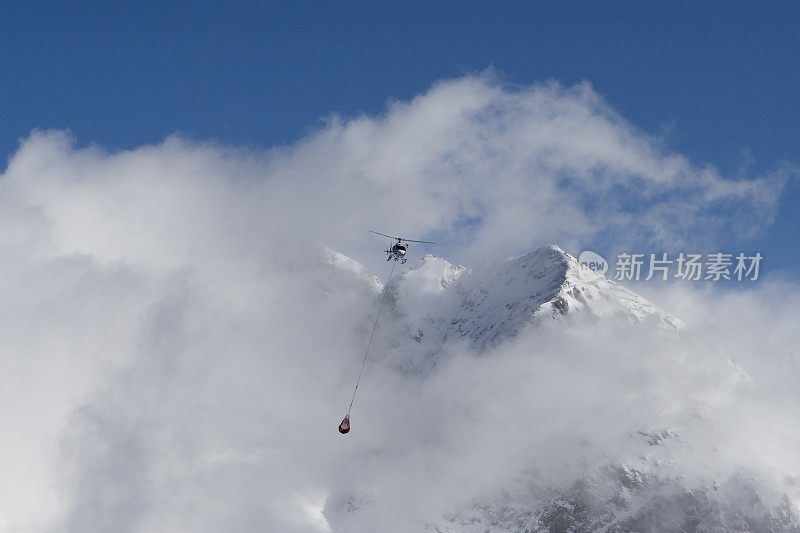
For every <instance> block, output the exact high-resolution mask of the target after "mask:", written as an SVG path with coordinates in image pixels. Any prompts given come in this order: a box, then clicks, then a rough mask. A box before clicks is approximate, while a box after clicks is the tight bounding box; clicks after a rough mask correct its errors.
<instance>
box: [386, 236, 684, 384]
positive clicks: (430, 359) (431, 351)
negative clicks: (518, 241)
mask: <svg viewBox="0 0 800 533" xmlns="http://www.w3.org/2000/svg"><path fill="white" fill-rule="evenodd" d="M389 291H390V293H389V298H388V301H389V305H390V308H391V310H392V313H393V321H392V322H391V323H389V324H387V323H384V325H383V326H382V327H383V328H386V329H389V330H392V331H391V333H389V334H388V335H387V336H384V339H386V338H388V339H392V338H395V337H396V336H397V335H403V334H404V336H405V338H406V339H410V340H411V341H412V343H413V344H412V347H411V348H409V346H400V347H398V349H396V350H392V349H391V346H387V345H384V346H383V347H384V349H387V350H389V351H390V352H392V353H391V355H390V357H391V358H393V360H394V361H396V362H400V364H401V366H404V367H406V368H407V369H409V370H410V369H412V368H413V369H416V370H420V369H424V368H429V367H430V365H431V364H434V363H435V361H436V356H437V354H439V352H440V351H441V350H442V348H443V346H444V344H445V343H446V342H448V341H459V342H465V343H467V344H468V345H469V346H470V347H471V348H472V349H476V350H483V349H486V348H490V347H494V346H497V345H498V344H500V343H501V342H503V341H504V340H505V339H509V338H513V337H516V336H517V335H519V334H520V332H521V331H522V330H523V329H524V328H526V327H528V326H532V325H542V324H545V323H547V322H548V321H550V320H554V319H555V320H560V321H567V322H572V321H575V320H578V319H588V320H590V321H597V320H607V319H611V320H626V321H634V322H635V321H644V320H652V321H655V322H657V323H658V325H659V327H660V328H662V329H663V330H664V331H665V332H672V333H674V332H677V331H678V328H679V327H680V325H681V321H680V320H678V319H677V318H675V317H672V316H670V315H669V314H667V313H665V312H664V311H661V310H660V309H658V308H657V307H656V306H654V305H653V304H652V303H650V302H649V301H647V300H646V299H644V298H642V297H641V296H639V295H637V294H635V293H633V292H631V291H630V290H628V289H626V288H624V287H622V286H621V285H618V284H617V283H615V282H613V281H611V280H607V279H606V278H605V277H603V276H601V275H598V274H595V273H594V272H592V271H591V270H589V269H587V268H584V267H583V266H581V265H580V263H578V261H577V260H576V259H575V258H574V257H572V256H571V255H569V254H568V253H566V252H564V251H563V250H561V249H560V248H559V247H557V246H545V247H543V248H540V249H538V250H536V251H534V252H531V253H529V254H526V255H523V256H520V257H515V258H512V259H508V260H505V261H500V262H498V263H495V264H491V265H488V266H485V267H483V268H477V269H471V268H465V267H462V266H456V265H451V264H450V263H448V262H447V261H445V260H444V259H441V258H438V257H434V256H432V255H426V256H425V257H423V258H422V259H421V260H420V261H419V263H418V264H416V265H414V266H413V267H412V268H410V269H409V270H407V271H405V272H403V273H402V274H401V275H400V276H399V277H398V278H397V280H396V281H393V282H392V283H391V285H390V287H389ZM398 330H401V331H398ZM398 352H399V353H398Z"/></svg>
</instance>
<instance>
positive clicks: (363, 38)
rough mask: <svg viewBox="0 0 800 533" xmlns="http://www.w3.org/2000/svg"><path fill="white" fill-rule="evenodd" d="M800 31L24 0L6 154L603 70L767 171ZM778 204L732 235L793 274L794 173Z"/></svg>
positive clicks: (599, 15) (581, 11)
mask: <svg viewBox="0 0 800 533" xmlns="http://www.w3.org/2000/svg"><path fill="white" fill-rule="evenodd" d="M798 27H800V7H799V6H797V4H794V3H789V2H784V3H773V2H767V3H752V2H751V3H744V2H724V3H716V2H704V3H689V2H685V3H667V2H663V3H655V2H649V3H646V4H644V3H639V2H614V3H605V2H585V3H582V2H570V3H566V2H562V3H550V4H545V3H539V2H534V3H529V2H524V3H523V2H505V3H477V2H476V3H462V2H438V3H427V2H412V3H395V2H392V3H383V2H382V3H374V2H359V3H337V4H332V3H328V4H324V3H312V2H270V3H247V2H237V3H234V5H232V6H230V5H226V4H223V3H216V2H214V3H210V2H209V3H204V2H184V3H165V2H158V3H155V2H153V3H147V2H144V3H142V2H137V3H121V2H117V3H113V5H104V4H103V3H100V2H84V3H79V4H69V3H56V2H36V3H23V2H17V3H13V4H10V5H6V6H4V8H3V16H2V18H0V68H1V69H2V81H0V117H2V121H0V153H2V154H3V156H4V158H8V157H9V156H10V155H11V154H12V153H13V152H14V150H15V149H16V146H17V143H18V140H19V138H21V137H24V136H26V135H28V133H29V132H30V131H31V130H32V129H34V128H45V129H46V128H68V129H70V130H71V131H72V132H73V133H74V134H75V135H76V137H77V139H78V142H79V143H80V144H84V145H85V144H90V143H97V144H100V145H102V146H106V147H108V148H111V149H116V148H132V147H136V146H139V145H142V144H145V143H156V142H159V141H161V140H163V139H164V137H166V136H167V135H169V134H171V133H174V132H182V133H183V134H185V135H187V136H189V137H190V138H195V139H213V140H218V141H221V142H223V143H226V144H234V145H245V146H253V147H269V146H273V145H279V144H286V143H291V142H293V141H295V140H297V139H299V138H302V137H303V136H305V135H306V134H307V133H308V132H309V131H311V130H313V129H314V128H317V127H320V126H321V124H322V122H321V118H323V117H326V116H328V115H330V114H331V113H334V112H336V113H341V114H342V115H344V116H353V115H356V114H358V113H362V112H363V113H367V114H376V113H380V112H382V111H383V110H384V109H385V106H386V103H387V101H391V100H393V99H399V100H405V99H409V98H412V97H414V96H415V95H417V94H419V93H420V92H423V91H425V90H426V89H427V88H429V87H430V86H431V84H433V83H434V82H435V81H436V80H439V79H442V78H453V77H458V76H462V75H464V74H469V73H474V72H477V71H482V70H484V69H487V68H494V69H496V71H498V72H499V73H500V75H501V76H503V77H504V78H505V80H507V81H508V82H509V83H511V84H519V85H527V84H531V83H535V82H538V81H542V80H547V79H555V80H558V81H560V82H561V83H563V84H565V85H572V84H575V83H578V82H580V81H582V80H587V81H588V82H590V83H591V84H592V86H593V87H594V89H595V91H597V92H598V93H599V94H600V95H602V96H603V97H604V98H605V99H607V101H608V102H609V103H610V104H611V106H612V107H613V108H614V109H615V110H617V111H618V112H619V113H620V114H621V115H622V116H624V117H625V118H626V119H628V120H629V121H631V122H632V123H633V124H634V125H635V126H637V127H638V128H640V129H641V130H643V131H645V132H647V133H649V134H651V135H655V136H662V137H663V138H664V139H665V143H666V145H667V147H668V148H669V149H671V150H674V151H676V152H678V153H681V154H684V155H686V156H688V157H689V158H690V159H691V160H692V162H693V163H695V164H696V165H698V166H703V165H705V164H707V163H708V164H711V165H714V166H716V167H718V168H719V169H720V170H721V172H722V173H723V174H724V175H726V176H737V175H740V174H741V173H742V171H743V169H747V170H746V175H747V176H755V175H759V174H762V173H764V172H768V171H769V170H770V169H772V168H774V167H776V166H777V165H779V164H780V163H781V162H782V161H789V162H795V163H796V162H797V161H798V151H799V149H800V130H799V129H798V128H797V127H796V124H795V122H796V120H797V117H799V116H800V104H798V100H797V96H796V95H797V94H800V54H798V53H797V49H798V45H800V36H798V32H797V28H798ZM781 204H782V205H781V209H780V210H779V213H778V217H777V219H776V222H775V224H774V226H772V227H771V228H770V229H769V230H768V231H767V233H766V234H765V235H764V236H762V237H760V238H759V239H757V240H756V241H750V242H744V243H743V242H740V241H739V240H738V239H737V237H736V236H734V235H731V236H729V238H727V241H729V242H727V243H726V246H728V247H729V249H730V251H731V252H735V251H739V250H740V249H742V250H745V251H755V250H759V251H761V252H762V253H763V254H764V256H765V265H764V266H765V269H775V268H777V269H780V270H783V271H786V272H787V273H789V274H790V275H791V276H792V277H795V278H796V277H797V276H798V275H800V269H799V268H798V267H797V266H796V265H797V264H798V263H799V262H800V252H798V250H797V249H796V244H797V243H796V240H797V239H796V236H797V235H798V231H799V230H800V215H798V214H797V212H798V209H797V206H798V204H800V189H799V188H798V185H797V181H796V180H795V181H794V182H792V183H790V184H789V186H788V187H787V190H786V192H785V193H784V196H783V197H782V200H781Z"/></svg>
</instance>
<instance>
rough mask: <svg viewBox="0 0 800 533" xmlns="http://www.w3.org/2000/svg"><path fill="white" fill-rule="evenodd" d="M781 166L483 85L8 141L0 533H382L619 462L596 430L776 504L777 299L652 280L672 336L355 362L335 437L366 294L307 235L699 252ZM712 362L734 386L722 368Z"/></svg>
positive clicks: (781, 329)
mask: <svg viewBox="0 0 800 533" xmlns="http://www.w3.org/2000/svg"><path fill="white" fill-rule="evenodd" d="M784 179H785V176H784V175H783V173H782V172H781V171H777V172H775V173H773V174H771V175H769V176H764V177H760V178H757V179H750V180H743V181H742V180H739V181H731V180H727V179H725V178H724V177H722V176H720V175H719V174H718V173H717V172H716V171H715V170H714V169H713V168H710V167H709V168H699V167H697V166H695V165H693V164H692V163H691V162H689V161H687V160H686V159H685V158H683V157H681V156H680V155H677V154H671V153H668V152H666V151H665V150H664V149H663V148H661V147H660V146H659V144H658V142H657V141H655V140H654V139H652V138H649V137H648V136H646V135H644V134H642V133H641V132H638V131H637V130H636V129H635V128H633V127H632V126H631V125H630V124H628V123H627V122H625V121H624V120H623V119H622V118H620V117H619V116H617V115H616V114H615V113H614V112H613V110H611V109H609V108H608V106H607V105H606V104H604V102H603V101H602V99H600V98H599V97H598V96H597V95H596V94H595V93H594V92H593V91H592V90H591V88H590V87H588V86H578V87H574V88H571V89H564V88H561V87H559V86H556V85H542V86H535V87H530V88H523V89H508V88H506V87H503V86H502V85H499V84H497V83H495V82H494V81H492V80H491V79H488V78H485V77H467V78H464V79H460V80H455V81H449V82H444V83H440V84H437V85H436V86H434V87H433V88H432V89H431V90H430V91H429V92H428V93H426V94H423V95H420V96H419V97H417V98H416V99H414V100H412V101H410V102H406V103H395V104H392V105H391V106H390V107H389V108H388V110H387V111H386V113H385V115H384V116H381V117H358V118H354V119H348V120H344V119H338V118H333V119H331V120H330V121H329V122H328V123H327V125H326V126H325V127H323V128H321V129H320V130H319V131H317V132H316V133H314V134H313V135H310V136H309V137H308V138H306V139H304V140H302V141H301V142H298V143H297V144H295V145H292V146H287V147H280V148H275V149H272V150H269V151H266V152H263V153H254V152H252V151H243V150H237V149H234V148H230V147H223V146H216V145H208V144H201V143H195V142H190V141H186V140H182V139H180V138H177V137H176V138H170V139H167V140H166V141H164V142H163V143H161V144H159V145H156V146H145V147H140V148H137V149H135V150H130V151H123V152H116V153H107V152H105V151H103V150H102V149H101V148H97V147H89V148H76V147H75V144H74V140H73V139H71V138H70V136H69V135H68V134H67V133H65V132H35V133H33V134H32V135H31V136H30V137H29V138H28V139H25V140H24V141H23V142H22V144H21V146H20V148H19V150H18V151H17V153H16V154H14V155H13V157H12V158H11V159H10V161H9V164H8V167H7V168H6V170H5V172H4V173H3V175H2V177H1V178H0V268H2V272H3V276H2V277H0V290H2V295H3V297H2V299H1V300H0V324H2V326H0V327H2V335H0V360H2V362H3V372H2V374H1V375H0V380H2V388H1V389H0V390H2V393H3V399H4V402H3V405H4V407H3V409H2V411H0V412H2V421H3V427H5V428H7V429H8V431H7V435H6V437H5V438H4V439H3V441H2V444H0V446H2V454H0V461H1V462H0V465H1V466H2V471H3V472H4V476H5V478H6V480H7V482H6V483H4V484H3V485H2V487H0V501H3V502H9V503H8V504H4V505H3V509H2V510H1V511H0V513H4V514H0V527H2V528H5V529H6V530H9V531H19V530H22V531H25V530H29V531H47V530H51V529H52V530H58V531H61V530H69V531H81V532H87V531H220V530H237V531H265V530H267V531H317V530H325V529H326V528H331V527H332V528H337V526H341V527H342V528H344V530H348V531H353V530H358V528H359V527H360V528H361V529H362V530H364V531H374V530H375V521H380V523H381V530H391V529H392V528H394V529H395V530H397V531H409V530H414V529H421V528H422V527H423V525H424V524H427V523H439V522H440V521H442V520H445V522H446V523H450V524H452V523H458V521H459V520H466V518H464V517H465V516H466V515H465V513H466V511H464V509H471V508H472V506H473V504H475V503H476V502H478V503H480V502H494V501H495V499H496V497H497V495H498V494H501V493H507V494H510V495H511V496H510V497H509V498H510V499H509V501H514V502H518V501H524V500H525V498H527V497H528V496H526V495H525V494H526V493H525V491H526V490H528V491H533V492H534V493H537V494H538V492H537V491H544V490H547V487H551V488H552V487H559V486H562V485H564V484H568V483H570V482H571V481H572V480H574V479H576V477H578V476H579V474H580V473H581V472H585V471H587V468H589V467H591V466H593V465H599V466H602V465H605V464H611V463H615V464H619V463H624V462H634V461H636V458H637V457H638V456H639V454H640V453H641V449H640V448H639V447H637V446H634V445H630V444H622V443H629V439H628V438H627V437H626V436H630V434H631V433H634V434H637V432H638V431H640V430H642V431H645V432H647V431H653V432H661V431H671V432H673V433H675V434H676V435H679V437H676V438H675V439H673V440H674V441H675V442H680V443H681V444H675V445H674V449H673V450H672V451H671V452H670V455H669V457H668V458H663V460H664V461H674V464H672V465H671V466H669V468H667V469H666V470H665V472H668V473H669V474H670V475H672V476H673V477H674V478H676V479H680V480H682V481H681V483H683V485H682V486H683V487H684V488H685V489H686V490H692V489H693V488H694V487H699V486H704V484H705V483H706V482H709V481H712V482H713V481H716V480H720V481H721V482H723V483H727V485H725V486H723V487H722V489H721V490H722V492H721V493H722V494H724V495H725V496H724V497H725V498H736V497H741V498H744V499H746V500H747V501H748V502H750V503H749V504H748V505H755V506H756V507H758V506H761V507H758V508H757V509H755V510H754V511H753V513H756V514H757V513H758V512H760V511H759V509H761V508H762V507H763V508H765V509H766V508H774V507H775V506H776V505H777V506H780V505H788V506H789V507H790V508H791V509H794V511H795V512H796V511H797V506H798V501H800V500H798V495H797V492H796V489H793V488H792V486H793V485H792V483H795V482H796V477H797V475H798V473H799V472H800V469H799V467H800V465H798V461H797V459H796V456H797V454H796V453H795V450H796V444H797V442H798V436H800V432H799V431H798V426H797V408H796V406H797V405H799V404H798V400H799V399H800V398H798V397H797V393H796V392H795V391H796V390H797V387H796V385H797V384H798V382H799V380H800V376H799V375H798V366H797V365H798V354H797V346H798V345H799V344H798V340H800V339H798V338H797V336H798V334H797V332H796V327H795V325H796V323H797V319H798V317H797V309H798V305H797V304H800V302H797V297H796V296H795V295H796V294H797V291H796V288H795V287H793V286H790V287H781V288H770V287H768V286H764V292H763V293H756V294H733V295H719V294H715V293H709V294H700V295H697V294H691V293H689V294H682V295H681V297H680V298H676V302H680V306H682V307H683V306H685V307H684V309H681V310H683V311H685V313H684V315H683V318H684V319H686V320H687V321H689V322H690V323H691V324H692V325H693V326H694V328H695V330H696V331H698V334H697V336H698V338H697V339H695V338H694V337H693V335H694V333H692V332H691V331H690V332H689V333H687V335H689V336H690V337H692V338H690V339H687V340H686V341H685V342H686V343H687V344H686V345H674V344H671V343H664V342H661V341H658V340H656V341H654V340H653V338H652V337H651V336H650V335H648V334H647V333H646V332H642V331H641V330H636V329H630V328H625V327H622V328H621V329H616V328H612V329H611V330H605V329H603V330H602V331H593V332H592V333H581V332H575V331H563V332H559V331H548V332H539V333H538V334H537V333H535V332H531V333H530V335H526V336H524V337H523V338H521V339H519V340H518V341H517V342H516V343H512V344H509V345H508V346H505V347H503V348H501V349H498V351H496V352H492V353H489V354H483V356H482V357H476V356H475V355H474V354H470V353H468V352H466V351H465V352H461V351H458V350H456V349H454V351H453V353H452V354H451V357H450V358H449V359H448V361H449V362H448V363H447V364H444V365H442V366H441V367H440V368H438V369H437V370H436V372H434V373H432V374H431V375H429V376H427V377H425V378H422V377H417V378H413V377H409V376H404V375H401V374H398V373H397V372H396V371H395V370H393V367H392V365H391V364H390V362H384V363H383V364H375V365H374V366H372V367H370V369H369V370H368V375H367V377H368V379H369V382H368V383H369V384H370V385H369V386H367V387H365V389H364V390H363V392H362V394H363V396H361V397H360V399H359V402H360V403H359V405H358V413H357V417H358V418H357V421H356V422H354V424H357V429H354V431H353V433H351V435H349V436H348V437H347V438H342V437H340V435H339V434H338V433H336V432H335V425H336V423H338V420H339V419H340V418H341V416H342V414H343V413H342V411H343V409H344V408H345V407H346V404H347V402H348V401H349V394H350V392H351V388H350V387H351V386H352V380H353V378H354V372H355V370H356V369H357V368H358V365H359V363H360V361H359V358H360V356H361V350H362V349H363V341H364V332H365V329H364V328H365V324H367V322H368V319H369V316H368V314H369V312H370V311H372V310H374V302H375V294H374V292H373V291H371V290H370V288H369V284H368V283H366V282H364V283H361V282H359V280H358V279H357V278H353V277H350V276H349V275H347V274H346V273H341V272H338V273H337V272H336V271H332V270H331V269H330V268H329V266H327V265H324V264H323V263H322V262H321V255H320V254H319V252H318V250H319V249H318V244H319V243H326V244H328V245H330V246H332V247H334V248H336V249H339V250H342V251H344V252H346V253H348V255H351V256H353V257H355V258H357V259H359V260H362V261H364V262H365V263H366V264H368V265H370V266H372V267H374V268H380V267H381V265H380V263H379V261H381V259H380V258H376V259H372V257H374V256H375V254H376V252H378V253H379V251H380V250H381V249H382V248H380V246H382V245H383V244H384V243H382V242H380V241H378V242H377V243H376V241H370V240H369V239H370V237H368V234H366V232H365V230H366V229H369V228H371V229H377V230H378V231H390V232H392V231H401V232H403V233H404V234H407V235H409V236H411V237H412V238H431V239H432V240H437V241H440V242H443V243H447V244H444V245H440V246H439V247H437V249H436V252H437V254H440V255H443V256H445V257H447V258H449V259H451V260H456V261H460V262H464V263H466V264H479V263H482V262H484V261H488V260H491V259H496V258H500V257H503V256H506V255H510V254H515V253H521V252H524V251H528V250H530V249H533V248H535V247H538V246H539V245H541V244H546V243H549V242H554V243H558V244H561V245H562V246H563V247H579V246H581V245H584V244H587V243H592V242H597V241H598V239H600V240H602V242H608V243H609V245H612V244H613V245H635V244H642V243H649V242H654V241H658V242H668V243H674V244H676V245H677V244H678V243H683V242H686V241H691V242H693V243H698V244H699V243H705V242H709V243H713V242H714V240H715V238H716V237H717V235H719V232H721V231H725V230H727V229H730V228H731V227H732V226H731V225H732V224H734V222H733V218H732V217H729V216H725V214H726V213H730V212H733V211H734V210H735V212H736V216H737V218H736V220H737V221H742V220H744V219H747V215H750V216H751V218H750V219H749V220H748V221H755V220H758V221H759V223H760V224H762V226H761V229H763V224H768V223H769V220H770V219H771V217H772V216H773V215H774V209H775V205H776V202H777V198H778V196H779V194H780V190H781V186H782V183H783V180H784ZM742 217H744V219H743V218H742ZM737 223H738V222H737ZM748 227H750V226H748ZM752 227H755V228H757V229H758V225H755V226H752ZM779 289H780V290H779ZM770 291H772V292H770ZM665 298H666V297H665ZM676 305H677V304H676ZM681 310H677V309H676V310H674V311H675V312H676V313H677V314H679V315H681V312H680V311H681ZM720 310H724V314H723V315H721V316H722V317H723V318H720V315H718V314H714V313H717V312H722V311H720ZM686 314H689V315H691V316H685V315H686ZM765 331H766V332H768V334H764V332H765ZM700 333H702V335H700ZM598 339H601V340H603V341H604V342H598ZM564 346H569V349H567V350H565V349H564ZM687 346H689V348H687ZM722 349H727V350H728V352H730V354H731V355H732V356H733V357H734V358H735V359H736V360H737V361H739V363H740V364H741V365H742V367H743V369H744V371H745V372H746V373H747V375H749V378H747V379H745V378H742V379H741V380H737V379H732V380H729V379H727V378H725V376H728V373H729V371H730V365H729V364H728V362H727V361H728V360H727V359H726V358H724V357H720V356H719V354H720V353H721V351H720V350H722ZM531 354H534V355H531ZM734 375H736V373H734ZM645 445H646V443H645ZM670 446H672V445H670ZM532 471H535V472H537V474H536V476H534V478H533V479H536V480H537V482H536V483H534V484H533V485H530V484H527V483H528V482H527V481H520V479H523V478H521V477H520V476H522V474H521V473H523V472H532ZM740 478H741V479H746V480H747V482H748V484H747V487H749V488H748V489H747V490H757V491H758V492H757V495H758V498H757V500H758V504H754V503H753V498H752V497H750V496H749V494H750V493H748V492H746V491H744V489H743V491H744V492H742V491H740V492H737V491H736V490H734V488H730V487H735V486H737V485H736V483H737V481H736V480H737V479H740ZM524 479H529V478H528V477H525V478H524ZM679 485H680V484H679ZM726 487H728V488H726ZM752 487H755V488H752ZM793 490H794V492H792V491H793ZM342 495H355V496H353V501H352V502H350V504H352V506H354V507H359V508H360V509H361V512H359V513H353V514H352V516H353V517H355V518H352V517H351V518H348V515H342V514H341V513H340V512H338V511H337V509H339V510H340V509H342V505H344V508H346V507H347V505H348V502H347V501H345V502H344V504H342V502H341V501H340V499H341V498H342V497H344V496H342ZM748 498H749V499H748ZM485 505H487V506H491V505H494V504H493V503H485ZM323 508H325V514H323ZM467 514H468V513H467ZM443 516H444V517H445V518H443ZM326 517H327V518H326ZM447 517H450V520H451V521H450V522H447ZM347 520H355V522H348V521H347ZM453 520H455V521H456V522H453Z"/></svg>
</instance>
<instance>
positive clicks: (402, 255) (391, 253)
mask: <svg viewBox="0 0 800 533" xmlns="http://www.w3.org/2000/svg"><path fill="white" fill-rule="evenodd" d="M386 253H387V254H388V257H387V258H386V260H387V261H391V260H392V259H394V260H395V261H398V260H399V261H400V262H401V263H405V262H406V247H405V246H404V245H402V244H395V245H393V246H392V247H391V248H389V249H388V250H386Z"/></svg>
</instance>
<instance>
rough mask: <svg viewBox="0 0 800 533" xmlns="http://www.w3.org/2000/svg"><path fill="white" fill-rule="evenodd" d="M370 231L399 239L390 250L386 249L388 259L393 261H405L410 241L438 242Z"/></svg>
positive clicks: (421, 242)
mask: <svg viewBox="0 0 800 533" xmlns="http://www.w3.org/2000/svg"><path fill="white" fill-rule="evenodd" d="M369 232H370V233H374V234H376V235H382V236H384V237H389V238H390V239H397V242H396V243H394V244H393V245H392V246H391V247H390V248H389V249H388V250H384V252H386V254H387V256H388V257H386V260H387V261H391V260H392V259H394V260H395V261H398V260H399V261H400V263H405V262H406V260H407V258H406V251H407V250H408V243H410V242H418V243H420V244H436V243H435V242H430V241H415V240H413V239H404V238H402V237H395V236H393V235H386V234H385V233H378V232H377V231H372V230H369Z"/></svg>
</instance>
